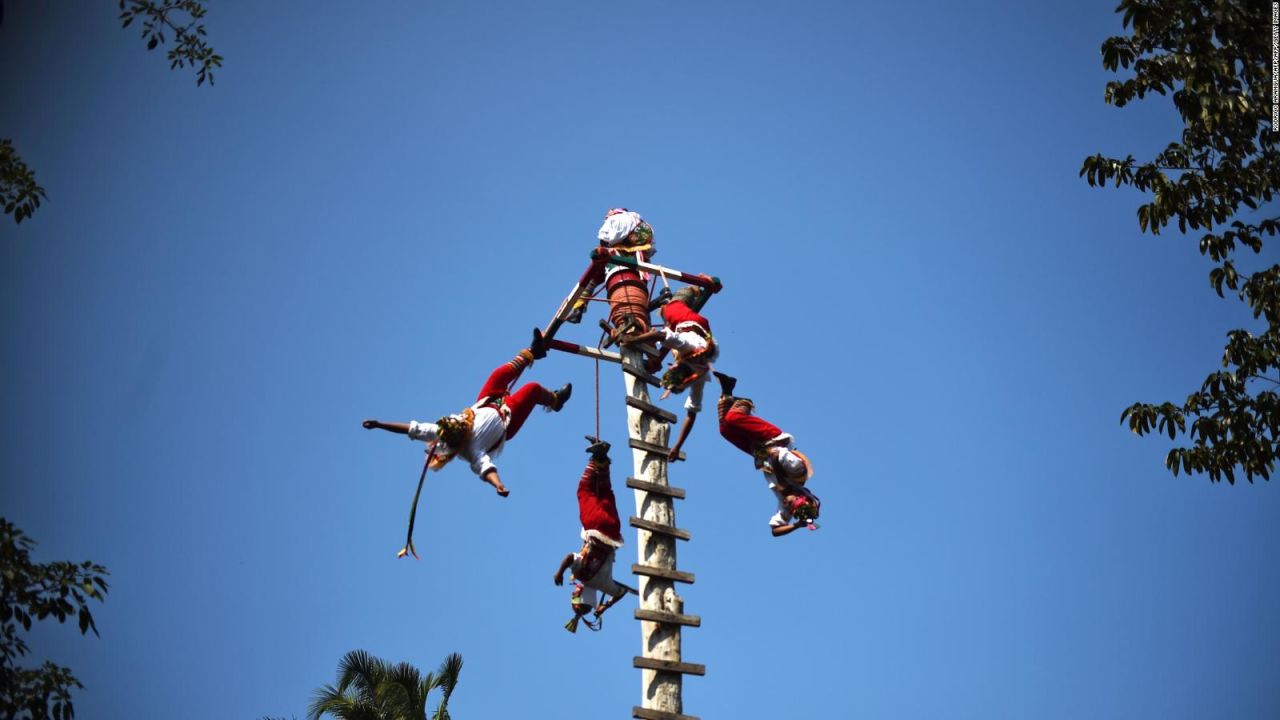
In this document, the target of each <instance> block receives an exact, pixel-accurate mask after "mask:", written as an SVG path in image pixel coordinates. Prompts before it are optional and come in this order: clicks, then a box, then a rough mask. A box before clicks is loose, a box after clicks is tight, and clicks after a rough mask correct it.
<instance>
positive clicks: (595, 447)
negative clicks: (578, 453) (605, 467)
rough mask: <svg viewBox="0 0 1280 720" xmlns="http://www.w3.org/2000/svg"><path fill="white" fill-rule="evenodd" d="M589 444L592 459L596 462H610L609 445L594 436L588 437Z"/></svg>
mask: <svg viewBox="0 0 1280 720" xmlns="http://www.w3.org/2000/svg"><path fill="white" fill-rule="evenodd" d="M587 442H589V443H591V444H590V445H588V446H587V452H589V453H591V459H592V460H595V461H596V462H609V447H610V446H609V443H608V442H605V441H604V440H601V439H600V438H597V437H595V436H593V435H588V436H587Z"/></svg>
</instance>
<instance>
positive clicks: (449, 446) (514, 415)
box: [362, 329, 573, 497]
mask: <svg viewBox="0 0 1280 720" xmlns="http://www.w3.org/2000/svg"><path fill="white" fill-rule="evenodd" d="M546 355H547V351H546V348H545V347H544V343H543V341H542V333H541V332H540V331H538V330H536V329H535V330H534V331H533V343H532V345H530V346H529V347H528V348H525V349H524V350H521V351H520V352H519V353H518V354H517V355H516V356H515V357H514V358H512V359H511V360H509V361H507V362H505V363H503V364H502V365H500V366H498V368H497V369H495V370H494V371H493V372H492V373H491V374H490V375H489V379H488V380H487V381H486V382H485V384H484V387H482V388H481V389H480V394H479V395H478V396H477V398H476V402H475V404H474V405H472V406H470V407H468V408H464V409H463V410H462V411H461V412H459V413H455V414H453V415H447V416H445V417H442V418H440V419H439V420H437V421H436V422H433V423H430V422H418V421H416V420H413V421H410V422H408V423H388V422H382V421H380V420H365V421H364V422H363V423H362V424H363V425H364V427H365V428H366V429H370V430H373V429H378V430H387V431H389V432H394V433H400V434H401V435H408V436H409V439H410V440H421V441H423V442H425V443H428V444H434V452H433V454H432V460H431V469H433V470H439V469H440V468H442V467H444V465H445V464H446V463H448V462H449V461H450V460H452V459H453V457H454V456H455V455H461V456H462V457H464V458H466V460H467V462H469V463H470V464H471V471H472V472H474V473H475V474H476V475H478V476H479V477H480V479H481V480H484V481H485V482H487V483H489V484H490V485H492V486H493V489H494V490H496V491H497V493H498V494H499V495H501V496H502V497H506V496H507V495H508V494H509V491H508V490H507V488H506V486H504V485H503V484H502V478H501V477H499V476H498V468H497V467H496V466H494V464H493V458H495V457H497V456H498V454H499V453H501V452H502V448H503V446H504V444H505V443H506V441H507V440H510V439H511V438H513V437H515V436H516V433H518V432H519V431H520V428H521V427H522V426H523V425H524V421H525V420H526V419H528V417H529V413H530V412H532V411H533V407H534V406H535V405H542V406H543V407H545V408H546V409H547V410H550V411H552V412H559V410H560V408H562V407H564V404H565V402H567V401H568V400H569V396H570V394H572V392H573V385H572V384H569V383H566V384H565V385H564V387H562V388H560V389H559V390H556V391H554V392H553V391H551V390H548V389H546V388H545V387H543V386H541V385H539V384H538V383H534V382H531V383H525V384H524V385H522V386H521V387H520V389H519V390H516V391H515V392H512V391H511V386H512V385H514V384H515V382H516V380H517V379H519V377H520V374H521V373H522V372H524V370H525V368H527V367H529V366H530V365H532V364H533V361H534V360H535V359H538V358H543V357H546Z"/></svg>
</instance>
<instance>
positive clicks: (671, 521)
mask: <svg viewBox="0 0 1280 720" xmlns="http://www.w3.org/2000/svg"><path fill="white" fill-rule="evenodd" d="M621 354H622V364H623V365H624V366H627V365H630V366H631V367H632V368H635V369H639V370H643V369H644V356H643V355H642V354H641V353H640V352H639V351H638V350H635V349H628V348H623V350H622V353H621ZM622 378H623V381H624V382H625V383H626V388H627V398H628V400H629V402H628V403H627V432H628V435H629V436H630V438H631V440H633V441H639V443H634V442H633V443H632V450H631V457H632V464H633V465H634V470H635V475H634V477H635V479H636V480H638V481H640V483H642V485H640V487H635V488H634V490H635V501H636V513H637V517H638V518H639V519H640V520H641V521H643V522H642V523H641V526H638V527H637V529H636V548H637V553H638V555H639V564H640V566H641V567H642V568H656V569H657V570H659V571H668V572H671V573H674V572H675V571H676V541H677V538H676V537H675V535H674V534H672V533H664V532H653V531H650V530H646V529H644V528H643V527H642V526H643V525H660V526H664V527H669V528H674V527H675V507H674V502H673V500H674V498H673V496H672V494H670V493H663V492H651V491H649V490H648V489H644V484H647V485H652V486H657V487H659V488H666V487H669V483H668V482H667V457H666V454H665V453H661V454H660V453H658V452H654V449H640V448H637V447H635V445H636V444H644V445H648V446H649V447H650V448H653V446H657V448H666V447H667V444H668V440H669V434H670V426H669V425H668V420H667V419H666V418H664V417H661V416H659V415H657V414H654V413H651V412H647V411H646V410H645V409H644V406H646V405H650V403H649V387H648V382H647V381H646V380H645V379H643V375H642V374H641V373H626V372H624V373H623V374H622ZM633 524H634V523H633ZM639 587H640V600H639V604H640V612H639V613H638V615H639V616H640V618H641V619H640V639H641V650H642V653H643V654H642V655H641V656H640V657H637V658H636V663H635V664H636V667H639V668H640V669H641V673H640V674H641V678H640V684H641V706H640V707H639V708H636V711H635V712H634V713H633V716H635V717H664V716H668V717H669V716H679V715H682V714H683V709H684V703H683V699H682V697H681V690H682V681H683V674H682V673H681V672H673V671H670V670H661V669H656V668H657V667H664V666H665V667H675V668H678V667H680V666H681V665H680V663H681V659H680V627H681V624H680V623H678V622H669V621H668V622H657V621H653V620H645V619H643V618H645V617H650V618H654V617H666V616H669V614H675V615H680V616H683V612H682V611H683V610H684V602H683V600H682V599H681V598H680V596H679V595H678V594H676V590H675V582H674V581H673V580H672V579H670V577H662V576H661V575H657V574H641V575H640V576H639ZM661 614H667V615H661ZM653 661H657V662H653ZM670 663H674V664H673V665H671V664H670ZM646 711H647V712H646ZM668 713H669V714H670V715H667V714H668Z"/></svg>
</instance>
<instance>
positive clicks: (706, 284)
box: [592, 251, 724, 293]
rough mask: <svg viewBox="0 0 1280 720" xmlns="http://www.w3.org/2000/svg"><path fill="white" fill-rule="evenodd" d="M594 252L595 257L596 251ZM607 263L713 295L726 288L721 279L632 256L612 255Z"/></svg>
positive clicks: (606, 260) (607, 259)
mask: <svg viewBox="0 0 1280 720" xmlns="http://www.w3.org/2000/svg"><path fill="white" fill-rule="evenodd" d="M592 252H593V257H594V251H592ZM605 262H606V263H608V264H610V265H622V266H625V267H629V268H635V269H637V270H644V271H645V272H651V273H653V274H655V275H660V276H662V277H664V278H667V279H670V280H679V281H680V282H686V283H689V284H690V285H697V286H698V287H701V288H706V289H708V290H710V291H711V292H713V293H714V292H720V289H721V288H722V287H724V286H723V284H722V283H721V282H720V278H716V277H713V278H708V277H704V276H702V275H694V274H693V273H687V272H681V271H680V270H676V269H675V268H669V267H663V266H661V265H655V264H654V263H651V262H645V261H644V260H639V259H637V258H635V257H633V256H631V255H610V256H609V257H608V258H606V259H605Z"/></svg>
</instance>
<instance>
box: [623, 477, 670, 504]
mask: <svg viewBox="0 0 1280 720" xmlns="http://www.w3.org/2000/svg"><path fill="white" fill-rule="evenodd" d="M627 487H629V488H631V489H632V490H644V491H645V492H651V493H655V494H658V495H666V496H667V497H673V498H676V499H677V500H683V499H684V488H678V487H671V486H670V485H659V484H658V483H651V482H649V481H648V480H637V479H636V478H633V477H629V478H627Z"/></svg>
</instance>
